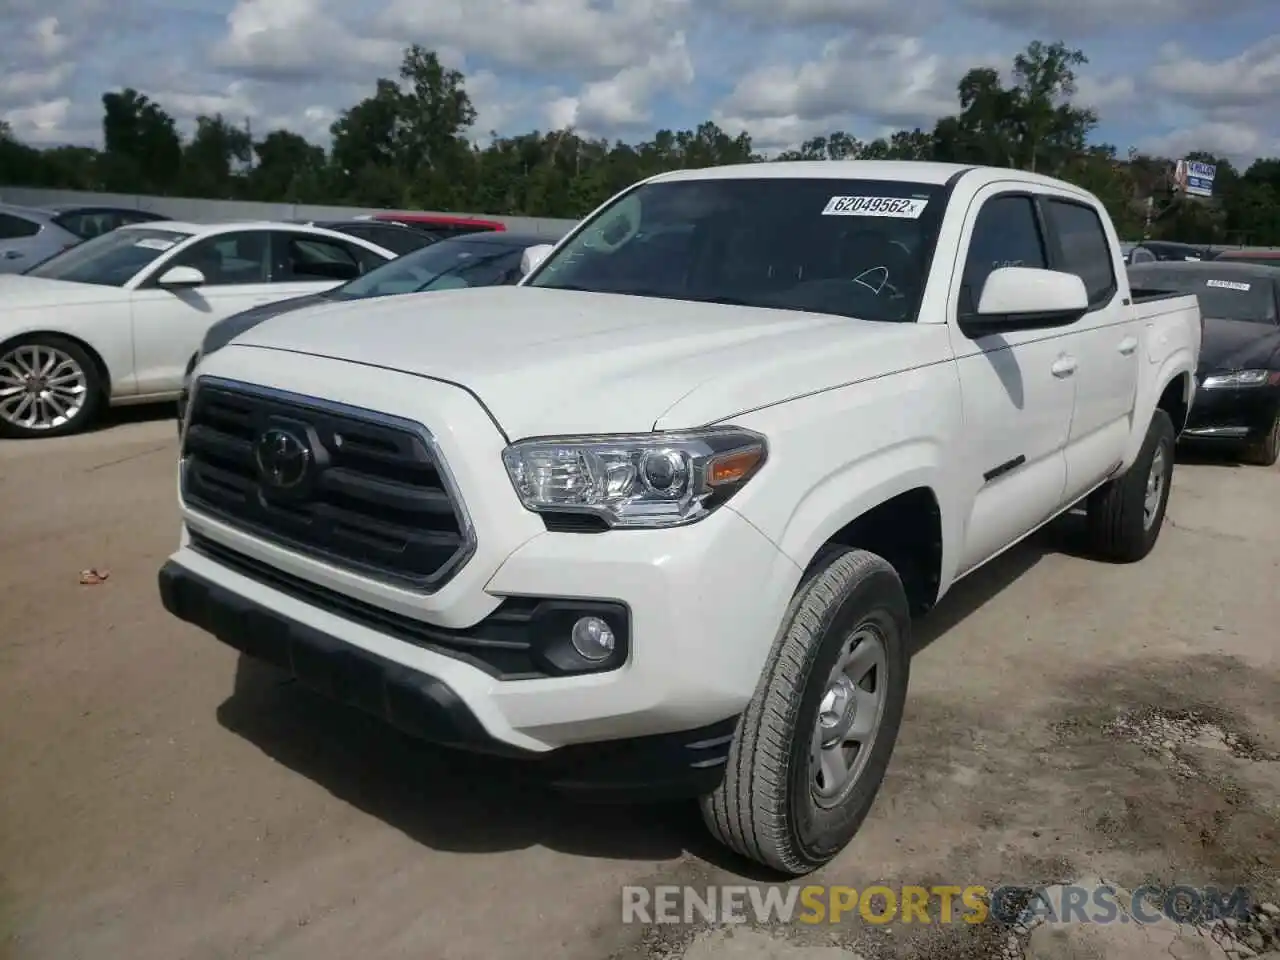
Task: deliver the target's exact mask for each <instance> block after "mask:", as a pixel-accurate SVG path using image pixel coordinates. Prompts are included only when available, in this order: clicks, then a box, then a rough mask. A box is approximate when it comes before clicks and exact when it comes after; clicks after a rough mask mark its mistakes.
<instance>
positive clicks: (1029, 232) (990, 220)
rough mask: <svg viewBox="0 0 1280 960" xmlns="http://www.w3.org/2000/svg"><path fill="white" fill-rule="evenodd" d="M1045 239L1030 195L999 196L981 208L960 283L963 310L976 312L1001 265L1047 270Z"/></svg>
mask: <svg viewBox="0 0 1280 960" xmlns="http://www.w3.org/2000/svg"><path fill="white" fill-rule="evenodd" d="M1048 265H1049V261H1048V259H1047V258H1046V257H1045V252H1044V241H1043V239H1042V238H1041V236H1040V225H1039V222H1038V221H1037V220H1036V212H1035V205H1034V204H1033V203H1032V202H1031V198H1030V197H995V198H994V199H991V200H988V201H987V202H986V203H984V204H983V205H982V209H981V210H980V211H978V220H977V222H976V223H975V224H974V225H973V236H972V237H971V238H970V240H969V254H968V257H967V258H966V259H965V264H964V280H963V282H962V284H961V286H960V312H961V313H972V312H973V311H974V310H976V309H977V306H978V300H979V298H980V297H981V296H982V287H983V285H984V284H985V283H986V282H987V277H988V276H989V275H990V274H991V271H992V270H996V269H998V268H1000V267H1037V268H1039V269H1042V270H1043V269H1045V268H1046V267H1048Z"/></svg>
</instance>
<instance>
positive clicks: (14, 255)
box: [4, 250, 22, 260]
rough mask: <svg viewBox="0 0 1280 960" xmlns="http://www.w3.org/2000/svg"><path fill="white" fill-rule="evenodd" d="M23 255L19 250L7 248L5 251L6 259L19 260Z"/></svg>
mask: <svg viewBox="0 0 1280 960" xmlns="http://www.w3.org/2000/svg"><path fill="white" fill-rule="evenodd" d="M21 256H22V254H20V253H19V252H18V251H17V250H6V251H5V252H4V258H5V259H6V260H17V259H18V258H20V257H21Z"/></svg>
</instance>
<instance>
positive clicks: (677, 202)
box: [531, 178, 942, 321]
mask: <svg viewBox="0 0 1280 960" xmlns="http://www.w3.org/2000/svg"><path fill="white" fill-rule="evenodd" d="M940 192H941V188H940V187H937V186H933V185H928V184H920V183H908V182H903V181H875V180H834V179H832V180H826V179H796V180H791V179H781V178H777V179H774V178H761V179H708V180H687V181H675V182H666V183H661V182H660V183H650V184H645V185H644V186H641V187H638V188H637V189H635V190H632V191H630V192H629V193H627V194H626V195H624V196H622V197H620V198H619V199H617V200H615V201H614V202H613V203H611V204H610V205H609V206H608V207H607V208H605V209H604V210H603V211H601V212H600V213H599V214H597V215H596V217H594V218H593V219H592V220H591V221H590V222H589V223H587V224H586V226H585V227H584V228H583V229H582V230H580V231H578V232H577V233H575V234H574V236H573V237H572V238H571V239H570V240H569V241H568V242H567V243H566V244H565V245H564V246H562V247H561V248H560V249H559V251H558V252H557V253H555V254H554V255H553V256H552V257H551V258H550V259H548V260H547V261H546V263H545V265H544V266H543V267H542V268H541V269H539V270H538V272H537V273H536V274H535V275H534V277H533V278H532V280H531V284H532V285H533V286H535V287H553V288H567V289H580V290H591V291H599V292H603V293H618V294H627V295H631V296H645V297H668V298H672V299H679V300H693V301H705V302H711V303H735V304H743V305H746V306H755V307H768V308H773V309H780V310H803V311H811V312H816V313H829V314H836V315H838V316H847V317H858V318H862V319H867V320H891V321H901V320H913V319H914V318H915V311H916V309H917V305H918V302H919V297H920V292H921V286H922V284H923V281H924V277H925V274H926V272H927V265H928V260H929V257H930V256H931V254H932V249H933V241H934V238H935V236H936V233H937V226H938V222H939V219H940V217H941V213H942V211H941V207H942V201H941V200H940V199H939V194H940Z"/></svg>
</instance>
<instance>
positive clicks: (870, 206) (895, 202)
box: [822, 197, 929, 220]
mask: <svg viewBox="0 0 1280 960" xmlns="http://www.w3.org/2000/svg"><path fill="white" fill-rule="evenodd" d="M928 205H929V201H928V200H915V199H912V198H910V197H832V198H831V199H830V200H828V201H827V206H826V208H825V209H824V210H823V211H822V215H823V216H824V217H896V218H898V219H900V220H918V219H919V218H920V214H922V213H924V208H925V207H927V206H928Z"/></svg>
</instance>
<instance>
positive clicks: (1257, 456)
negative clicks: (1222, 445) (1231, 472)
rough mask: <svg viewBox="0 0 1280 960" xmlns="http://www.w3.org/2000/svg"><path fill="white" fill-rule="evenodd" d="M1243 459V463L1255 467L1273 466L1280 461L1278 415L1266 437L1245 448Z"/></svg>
mask: <svg viewBox="0 0 1280 960" xmlns="http://www.w3.org/2000/svg"><path fill="white" fill-rule="evenodd" d="M1243 459H1244V461H1245V463H1251V464H1253V465H1254V466H1257V467H1270V466H1274V465H1275V463H1276V461H1277V460H1280V413H1277V414H1276V418H1275V420H1274V421H1272V423H1271V429H1270V430H1268V431H1267V434H1266V436H1264V437H1260V438H1259V439H1257V440H1255V441H1254V442H1253V443H1251V444H1249V446H1247V447H1246V448H1245V451H1244V458H1243Z"/></svg>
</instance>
